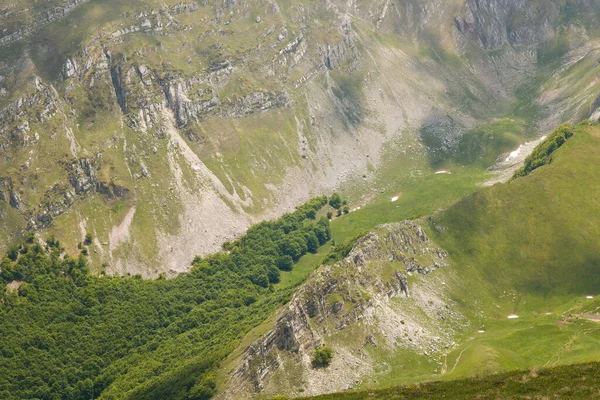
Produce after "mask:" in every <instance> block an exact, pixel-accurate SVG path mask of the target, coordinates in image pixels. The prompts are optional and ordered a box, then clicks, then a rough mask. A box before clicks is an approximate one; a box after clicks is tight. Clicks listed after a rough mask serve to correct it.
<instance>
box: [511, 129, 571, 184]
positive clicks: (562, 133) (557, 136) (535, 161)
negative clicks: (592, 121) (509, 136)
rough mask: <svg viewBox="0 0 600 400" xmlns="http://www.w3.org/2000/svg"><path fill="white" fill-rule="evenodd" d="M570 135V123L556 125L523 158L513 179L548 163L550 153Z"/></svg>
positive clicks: (550, 158)
mask: <svg viewBox="0 0 600 400" xmlns="http://www.w3.org/2000/svg"><path fill="white" fill-rule="evenodd" d="M571 136H573V127H572V126H571V124H564V125H562V126H560V127H558V128H557V129H556V130H555V131H554V132H552V134H551V135H550V136H549V137H548V138H547V139H546V140H544V142H543V143H541V144H540V145H539V146H538V147H536V148H535V150H534V151H533V152H532V153H531V154H530V155H529V156H528V157H527V158H526V159H525V165H523V167H522V168H521V169H519V170H518V171H517V172H516V173H515V175H514V177H513V179H516V178H519V177H521V176H526V175H529V174H530V173H531V172H532V171H533V170H535V169H537V168H539V167H541V166H543V165H546V164H550V163H551V162H552V153H554V152H555V151H556V150H557V149H558V148H559V147H560V146H562V145H563V144H565V142H566V141H567V140H569V139H570V138H571Z"/></svg>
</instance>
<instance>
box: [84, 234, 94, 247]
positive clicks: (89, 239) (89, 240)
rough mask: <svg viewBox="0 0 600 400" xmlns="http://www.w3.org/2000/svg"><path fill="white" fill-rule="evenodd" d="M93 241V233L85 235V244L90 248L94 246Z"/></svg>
mask: <svg viewBox="0 0 600 400" xmlns="http://www.w3.org/2000/svg"><path fill="white" fill-rule="evenodd" d="M92 240H94V237H93V236H92V234H91V233H89V232H88V233H86V234H85V240H84V241H83V244H85V245H86V246H89V245H90V244H92Z"/></svg>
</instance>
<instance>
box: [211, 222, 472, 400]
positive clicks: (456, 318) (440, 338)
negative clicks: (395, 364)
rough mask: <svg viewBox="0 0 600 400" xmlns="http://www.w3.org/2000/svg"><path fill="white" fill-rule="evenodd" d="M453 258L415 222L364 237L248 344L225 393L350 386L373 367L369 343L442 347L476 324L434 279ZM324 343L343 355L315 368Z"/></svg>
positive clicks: (420, 349) (432, 350)
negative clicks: (315, 355) (313, 363)
mask: <svg viewBox="0 0 600 400" xmlns="http://www.w3.org/2000/svg"><path fill="white" fill-rule="evenodd" d="M446 258H447V254H446V252H445V251H443V250H442V249H440V248H439V247H437V246H436V245H435V244H434V243H432V242H431V241H430V240H429V238H428V237H427V235H426V234H425V232H424V231H423V229H422V228H421V227H420V226H419V225H417V224H415V223H412V222H404V223H396V224H388V225H383V226H381V227H379V228H377V229H376V230H375V231H374V232H371V233H369V234H368V235H366V236H365V237H363V238H362V239H359V241H358V242H357V243H356V244H355V246H354V248H353V249H352V251H351V252H350V254H349V255H348V256H347V257H346V258H345V259H344V260H343V261H340V262H339V263H337V264H335V265H331V266H322V267H321V268H320V269H319V270H317V272H315V273H314V274H313V275H312V276H311V277H310V278H309V279H308V281H307V282H306V283H305V284H303V285H302V287H301V288H300V289H299V290H298V291H297V292H296V294H295V295H294V297H293V298H292V300H291V301H290V303H289V304H288V305H287V306H285V307H284V308H283V309H282V310H281V311H280V312H279V316H278V318H277V320H276V321H275V323H274V327H273V328H272V329H271V330H270V331H269V332H268V333H266V334H265V335H263V336H262V337H261V338H260V339H258V340H257V341H256V342H254V343H253V344H251V345H250V346H248V347H247V348H246V349H245V350H244V351H243V353H242V355H241V357H240V358H239V359H238V360H237V365H238V367H237V368H235V369H234V370H232V371H231V372H230V376H229V379H230V382H229V388H228V390H227V391H225V392H224V393H223V394H222V395H221V396H220V398H222V399H228V398H232V399H233V398H235V399H238V398H249V397H252V396H253V394H255V393H258V392H260V393H262V394H263V395H267V396H269V395H273V394H275V393H277V392H279V393H283V394H286V395H289V396H296V395H300V394H302V395H316V394H320V393H327V392H334V391H339V390H344V389H347V388H349V387H351V386H352V385H353V384H355V383H356V382H357V381H360V380H361V379H362V378H363V377H365V376H366V375H369V373H371V372H372V369H373V368H374V365H373V364H374V363H375V362H376V360H374V359H373V358H372V356H371V355H370V353H369V346H373V347H371V348H374V347H383V348H385V349H388V351H390V352H394V351H395V349H399V348H403V349H410V350H412V351H414V352H416V353H417V354H422V355H431V356H432V357H435V356H434V354H441V353H442V352H443V350H444V349H446V348H449V347H451V346H452V345H453V344H454V342H453V335H454V334H455V333H456V332H458V331H459V330H460V329H463V328H464V327H465V326H466V325H467V324H468V322H466V321H467V320H466V318H465V317H463V316H462V315H460V314H459V313H457V312H455V311H453V310H452V305H453V302H452V301H451V300H450V299H449V297H448V296H447V294H445V293H444V291H443V289H441V290H440V289H439V288H438V289H435V290H433V289H432V288H431V287H430V286H429V285H428V284H427V282H428V279H429V278H428V277H429V275H430V274H431V275H432V276H433V275H435V271H436V270H437V269H439V268H442V267H445V266H447V262H446ZM409 281H410V283H409ZM432 286H433V285H432ZM439 286H442V287H443V285H439ZM424 315H425V316H426V317H424ZM348 335H349V336H350V337H352V340H349V339H348V337H349V336H348ZM339 338H346V339H343V340H340V339H339ZM321 345H327V346H329V347H331V348H333V350H334V352H335V356H334V359H333V363H332V365H331V366H330V367H328V368H327V369H325V370H314V369H313V368H312V367H311V365H310V358H311V356H312V353H313V351H314V349H315V348H317V347H319V346H321ZM274 382H277V383H276V384H274Z"/></svg>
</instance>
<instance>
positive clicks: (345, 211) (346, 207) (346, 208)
mask: <svg viewBox="0 0 600 400" xmlns="http://www.w3.org/2000/svg"><path fill="white" fill-rule="evenodd" d="M349 212H350V209H349V208H348V206H345V207H344V214H348V213H349Z"/></svg>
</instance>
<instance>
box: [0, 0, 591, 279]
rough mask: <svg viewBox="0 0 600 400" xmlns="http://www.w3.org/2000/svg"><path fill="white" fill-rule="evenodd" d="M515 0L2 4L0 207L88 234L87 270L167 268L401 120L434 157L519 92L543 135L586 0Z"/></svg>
mask: <svg viewBox="0 0 600 400" xmlns="http://www.w3.org/2000/svg"><path fill="white" fill-rule="evenodd" d="M530 3H531V2H527V1H524V0H503V1H501V2H496V1H454V2H445V1H440V0H427V1H423V2H418V3H415V2H412V1H404V0H398V1H389V0H378V1H370V2H367V1H357V2H349V3H348V2H342V1H338V0H328V1H324V2H317V3H309V2H302V1H301V2H296V3H295V4H293V5H289V4H280V3H278V2H277V1H271V0H270V1H249V2H230V1H203V2H193V1H192V2H186V1H176V2H167V3H164V2H156V1H154V0H135V1H132V2H126V3H125V2H112V1H109V2H106V3H97V2H94V1H87V2H86V1H66V2H58V1H56V2H51V3H44V4H43V5H42V4H36V5H32V6H31V7H29V6H25V5H23V4H21V3H16V2H14V3H10V4H7V5H5V6H3V8H2V9H1V10H0V32H1V33H0V46H1V48H2V52H1V55H0V63H1V64H0V66H1V69H0V171H1V172H0V178H1V179H3V182H12V183H11V184H6V185H4V186H3V187H6V188H7V189H2V193H3V195H2V198H0V201H4V202H6V205H8V206H10V207H11V209H12V210H13V211H14V212H16V213H17V215H20V216H21V219H22V224H21V225H20V227H19V229H21V230H22V231H25V230H26V229H30V230H39V229H42V230H44V232H45V231H47V230H49V231H52V232H54V233H57V234H59V236H61V235H62V236H63V237H62V239H63V240H62V242H63V243H65V244H67V247H68V246H73V249H71V250H72V251H75V247H74V246H75V245H76V243H77V242H78V241H79V240H80V239H81V235H82V232H85V231H86V230H87V231H90V232H92V233H94V236H95V237H97V238H98V241H99V243H100V248H98V249H96V250H97V252H95V253H94V252H93V253H92V259H91V261H93V263H92V265H93V268H98V269H99V268H100V266H104V267H102V268H108V270H107V272H112V273H127V272H131V273H137V272H142V273H143V274H144V275H146V276H151V275H156V274H158V273H160V272H171V273H177V272H180V271H184V270H185V269H186V268H187V265H188V264H189V261H190V260H191V259H192V257H193V255H195V254H206V253H208V252H212V251H214V250H216V249H218V248H219V246H220V244H221V243H222V242H223V241H224V240H227V239H231V238H232V237H234V236H236V235H238V234H239V233H241V232H242V231H243V230H244V229H245V228H246V227H247V226H248V225H249V224H251V223H252V222H255V221H258V220H260V219H263V218H269V217H272V216H274V215H278V214H280V213H281V212H283V211H285V210H288V209H290V208H291V207H293V206H295V205H296V204H298V203H299V202H301V201H303V200H306V199H307V198H308V197H309V196H311V195H314V194H318V193H320V192H329V191H331V190H333V189H334V188H335V187H337V186H339V185H340V184H342V183H343V182H345V181H347V180H349V179H351V178H352V177H355V176H361V175H365V176H366V177H367V179H369V177H370V176H371V173H370V172H368V171H373V170H374V169H376V168H377V167H378V165H379V163H380V161H381V151H382V149H383V147H384V145H385V143H386V142H388V141H389V140H393V139H395V138H397V137H398V136H399V135H400V134H402V133H403V132H404V134H409V135H412V136H417V137H419V138H420V139H421V140H422V141H423V143H424V144H425V145H426V146H427V147H428V150H429V151H430V152H432V153H435V154H440V153H443V154H446V153H452V152H454V151H456V149H457V147H458V143H459V141H460V138H461V136H462V135H463V134H464V133H465V132H467V131H468V130H469V129H470V128H472V127H473V126H476V125H477V123H478V122H479V121H488V120H490V119H493V118H495V117H497V116H503V115H505V114H506V113H510V112H511V111H512V110H513V109H514V107H515V104H521V103H519V102H533V104H534V105H535V107H531V108H528V109H527V110H525V111H523V108H522V107H521V106H517V108H516V110H517V111H518V112H519V113H520V114H519V118H523V120H524V121H525V122H526V123H530V124H531V126H535V124H536V123H537V124H538V126H539V127H540V129H542V130H543V129H544V127H545V126H546V124H547V123H548V124H552V125H554V124H555V123H556V122H557V120H561V121H562V120H566V119H577V118H582V117H585V116H587V115H589V114H590V113H592V112H593V111H594V110H595V108H597V106H596V105H594V104H596V103H594V100H595V99H596V98H597V97H598V92H599V90H598V88H597V87H596V84H595V83H594V79H593V78H594V76H595V75H594V71H595V70H596V69H597V68H598V66H597V64H594V63H593V62H592V61H593V60H595V59H596V58H597V54H596V50H595V41H594V39H593V38H592V37H590V35H591V34H592V32H594V31H593V30H591V29H589V28H590V27H593V26H594V24H595V23H596V22H597V21H598V18H597V14H598V8H599V4H598V2H597V1H591V0H585V1H584V0H578V1H575V2H569V3H568V4H562V3H556V2H533V3H531V4H530ZM521 10H525V11H524V12H521ZM548 76H550V78H548ZM573 76H580V77H582V78H580V79H577V80H576V81H575V82H573V81H572V79H573V78H572V77H573ZM540 82H543V83H542V84H540ZM575 92H576V93H577V96H574V95H573V93H575ZM490 105H492V106H490ZM82 160H89V162H90V166H92V167H91V169H87V167H85V166H84V165H82V164H81V162H82ZM73 165H78V167H76V168H75V170H74V169H73V167H71V166H73ZM92 170H93V172H92ZM77 171H78V172H77ZM73 174H75V175H77V176H80V177H81V179H79V178H77V179H74V178H73ZM84 176H85V178H83V177H84ZM11 193H12V197H11ZM11 198H12V200H11ZM2 199H4V200H2ZM132 210H135V211H134V213H133V217H132V218H131V220H129V219H128V216H129V215H130V212H131V211H132ZM73 225H79V226H80V228H81V229H79V230H74V229H72V226H73ZM9 240H10V238H9V237H4V236H0V242H1V243H0V246H5V243H7V242H8V241H9ZM102 243H106V244H105V245H102ZM149 265H159V267H153V268H149Z"/></svg>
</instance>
